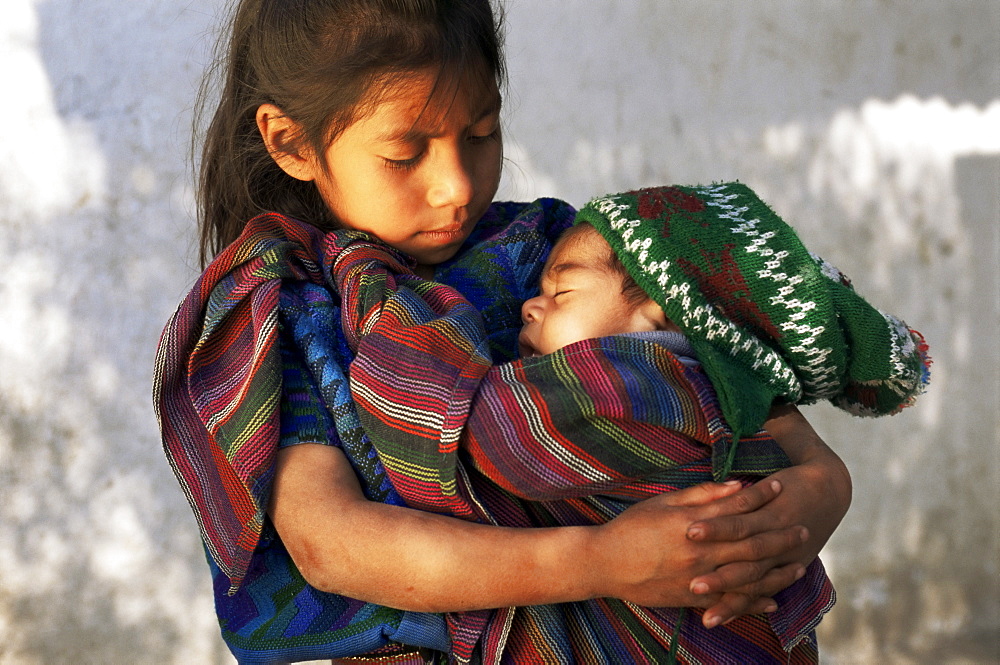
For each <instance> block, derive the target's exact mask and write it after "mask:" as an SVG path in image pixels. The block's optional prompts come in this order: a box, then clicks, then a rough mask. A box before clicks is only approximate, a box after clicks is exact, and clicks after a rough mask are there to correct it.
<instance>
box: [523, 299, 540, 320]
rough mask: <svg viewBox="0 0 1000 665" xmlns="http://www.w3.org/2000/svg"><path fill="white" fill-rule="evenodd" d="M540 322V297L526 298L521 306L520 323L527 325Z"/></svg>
mask: <svg viewBox="0 0 1000 665" xmlns="http://www.w3.org/2000/svg"><path fill="white" fill-rule="evenodd" d="M541 320H542V297H541V296H535V297H534V298H528V299H527V300H525V301H524V304H523V305H521V323H522V324H525V325H527V324H529V323H534V322H536V321H541Z"/></svg>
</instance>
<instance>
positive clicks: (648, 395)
mask: <svg viewBox="0 0 1000 665" xmlns="http://www.w3.org/2000/svg"><path fill="white" fill-rule="evenodd" d="M336 244H337V246H338V249H339V255H338V256H337V258H335V259H334V260H333V263H332V265H333V277H334V280H335V282H336V284H337V287H338V290H339V292H340V294H341V298H342V309H341V323H342V326H343V329H344V331H345V334H346V336H347V339H348V343H349V344H350V346H351V348H352V349H353V350H355V352H356V357H355V359H354V362H353V364H352V365H351V369H350V383H351V391H352V394H353V395H354V398H355V404H356V406H357V408H358V414H359V417H360V419H361V422H362V424H363V426H364V428H365V431H366V432H367V433H368V435H369V436H370V437H371V440H372V442H373V445H374V446H375V448H376V450H377V451H378V453H379V458H380V459H381V461H382V463H383V464H384V466H385V468H386V471H387V473H388V474H389V477H390V478H391V480H392V483H393V485H394V487H395V488H396V489H397V490H398V491H399V492H400V494H402V496H403V497H404V498H405V499H406V501H407V503H408V504H410V505H411V506H413V507H417V508H421V509H424V510H430V511H436V512H444V513H448V514H452V515H455V516H460V517H464V518H466V519H477V520H480V521H489V522H491V523H494V524H503V525H509V526H515V525H516V526H521V525H524V526H528V525H541V524H546V525H549V524H554V525H558V524H591V523H599V522H604V521H606V520H608V519H610V518H611V517H613V516H614V515H615V514H617V513H618V512H620V511H621V510H622V509H623V507H625V506H627V505H629V504H630V503H632V502H635V501H637V500H641V499H643V498H648V497H650V496H653V495H655V494H659V493H662V492H666V491H672V490H676V489H679V488H683V487H690V486H693V485H695V484H697V483H700V482H705V481H708V480H711V479H712V478H713V471H717V470H718V467H719V466H722V465H724V464H725V463H726V451H727V448H728V446H729V445H730V442H731V432H730V431H729V430H728V428H727V427H726V425H725V423H724V421H723V420H722V415H721V410H720V408H719V405H718V401H717V399H716V396H715V392H714V390H713V389H712V386H711V384H710V382H709V381H708V379H707V377H706V376H705V375H704V374H703V373H702V372H701V371H699V370H698V369H695V368H692V367H690V366H688V365H685V364H684V363H682V362H681V361H680V359H679V358H678V357H677V356H676V355H674V354H673V353H671V352H670V351H668V350H667V349H666V348H665V347H664V346H662V345H660V344H657V343H654V342H651V341H648V340H646V339H640V338H636V337H631V336H618V337H611V338H604V339H599V340H586V341H584V342H580V343H577V344H573V345H570V346H568V347H566V348H564V349H562V350H560V351H558V352H556V353H554V354H550V355H548V356H545V357H542V358H530V359H524V360H516V361H513V362H509V363H505V364H500V365H497V366H495V367H494V366H493V365H492V363H491V361H490V356H489V348H488V343H487V338H486V332H485V327H484V325H483V323H482V318H481V316H480V315H479V312H478V311H477V310H476V308H475V307H474V306H473V305H472V304H471V303H469V302H468V301H467V300H466V299H465V298H463V297H462V296H461V294H460V293H458V291H456V290H455V289H452V288H450V287H448V286H445V285H443V284H440V283H435V282H428V281H424V280H421V279H420V278H418V277H416V276H415V275H413V274H412V273H411V272H410V270H409V268H408V266H407V261H406V258H405V257H404V256H402V255H400V254H398V253H396V252H395V251H394V250H392V249H391V248H389V247H387V246H385V245H384V244H382V243H380V242H378V241H377V240H374V239H373V238H371V237H369V236H367V235H366V234H363V233H357V232H346V233H341V234H339V239H338V240H337V242H336ZM463 433H464V436H463ZM460 441H461V443H462V445H463V447H462V448H460V447H459V443H460ZM463 464H464V466H463ZM787 465H788V460H787V458H786V457H785V456H784V455H783V454H782V453H781V450H780V448H778V447H777V445H776V444H775V443H774V442H773V440H771V439H770V437H768V436H767V435H766V434H765V433H764V432H759V433H758V434H756V435H755V436H751V437H746V438H744V439H743V440H742V441H741V442H740V445H739V448H738V454H737V457H736V464H735V466H734V469H733V470H734V472H735V474H736V477H740V478H742V479H744V480H747V481H752V480H756V479H759V478H761V477H763V476H765V475H767V474H769V473H773V472H774V471H775V470H777V469H780V468H783V467H785V466H787ZM713 467H715V468H713ZM479 474H482V476H485V479H484V478H482V477H481V476H480V475H479ZM491 483H492V484H495V485H496V486H497V487H492V486H491ZM498 489H500V490H503V491H497V490H498ZM504 492H509V493H510V494H512V495H514V496H515V497H518V498H520V499H525V500H529V501H532V502H539V503H537V505H535V506H531V505H528V504H527V503H526V502H519V501H518V499H516V498H514V497H508V496H504ZM540 502H544V503H540ZM540 509H543V510H544V513H547V514H548V515H549V516H553V517H554V519H552V517H550V518H549V519H545V518H544V517H543V514H544V513H542V510H540ZM813 581H816V580H813ZM821 584H822V583H821ZM807 587H808V584H807V585H804V588H807ZM830 600H832V596H829V597H826V598H824V599H823V600H817V602H819V603H828V602H829V601H830ZM792 605H793V606H794V603H793V604H792ZM610 608H611V606H610V605H606V606H604V611H611V610H610ZM613 611H615V612H618V613H624V614H619V616H618V617H617V618H618V619H621V617H622V616H625V615H633V616H636V617H641V618H640V619H639V620H640V621H641V623H642V624H645V625H647V626H656V627H657V628H658V630H657V631H648V630H642V631H638V632H637V633H635V634H631V633H630V634H629V636H628V637H629V638H630V639H634V640H635V645H636V647H635V648H636V649H637V651H636V653H631V652H629V655H628V657H627V659H628V660H636V659H638V660H642V659H643V658H646V659H648V660H650V661H651V662H662V658H663V656H664V655H665V653H666V650H668V649H669V641H667V640H664V639H663V636H664V634H667V633H668V629H669V630H672V627H673V626H674V625H675V622H676V620H677V613H676V612H675V611H674V610H662V609H661V610H649V609H645V608H630V607H627V605H625V604H621V605H619V606H617V607H615V608H614V610H613ZM820 616H821V613H820V612H817V613H814V614H812V615H809V616H801V615H800V616H799V617H796V618H795V619H792V620H791V622H792V623H793V624H794V625H795V626H796V628H798V629H802V628H806V629H807V630H809V629H812V628H813V627H815V623H816V622H818V619H819V617H820ZM462 618H463V617H455V618H452V619H451V622H450V623H451V626H452V630H453V638H455V637H456V636H457V635H461V634H463V631H462V625H461V624H462V623H463V621H462ZM776 619H777V620H778V621H779V622H781V621H787V620H789V615H788V613H787V612H786V613H785V614H783V615H780V616H779V617H776ZM507 621H508V618H507V617H503V619H502V620H501V618H500V617H495V618H494V619H493V620H492V621H491V625H490V626H488V627H487V628H486V629H485V632H486V633H489V632H490V628H495V627H497V626H503V627H504V630H507V627H506V623H507ZM602 623H603V624H604V625H614V617H610V616H606V615H605V616H603V618H602ZM737 623H741V622H737ZM745 623H746V624H750V623H752V621H750V620H747V621H746V622H745ZM535 624H536V625H535V626H533V627H531V628H530V629H529V628H528V627H526V626H525V625H524V624H522V623H515V624H513V625H514V626H515V627H519V628H521V630H520V631H518V630H516V629H515V630H509V631H508V636H509V637H508V645H507V647H506V650H505V651H504V655H505V656H506V657H510V658H512V660H513V662H532V661H536V660H538V659H541V658H543V654H542V653H541V652H539V651H538V650H537V647H536V646H535V645H536V644H537V643H538V639H537V637H538V634H539V631H541V630H542V629H541V628H539V627H538V626H540V625H544V622H543V621H537V622H535ZM765 625H766V623H765ZM684 628H685V629H686V631H685V632H682V636H683V637H682V639H681V640H680V642H681V653H682V654H684V653H686V654H687V658H688V659H693V660H695V661H700V662H722V661H724V660H725V659H726V658H727V657H731V658H734V659H735V658H737V657H739V656H740V654H746V653H748V650H749V649H751V647H757V648H761V647H762V645H766V644H768V643H769V644H770V646H771V648H772V649H773V656H774V659H775V660H776V661H784V660H785V659H786V658H788V654H786V653H783V652H782V649H781V647H782V646H784V647H788V646H790V645H792V644H794V643H795V642H796V640H797V639H798V638H799V637H800V636H801V633H800V632H796V633H793V634H789V633H788V632H784V633H781V634H778V631H772V633H771V634H770V635H767V634H766V633H767V629H766V628H764V629H762V630H761V631H760V634H759V635H757V636H756V642H754V643H753V644H748V640H747V639H746V637H745V636H740V635H739V633H738V632H734V631H730V630H726V629H723V630H716V631H708V630H705V629H703V628H701V627H700V624H698V623H697V622H695V625H694V626H690V627H689V626H685V627H684ZM739 628H745V626H742V625H741V626H739V627H738V628H737V630H738V629H739ZM575 629H581V627H579V626H576V627H575ZM611 632H612V633H614V634H615V637H616V638H617V639H619V640H620V641H619V642H618V643H616V645H615V648H614V651H613V652H612V653H614V655H615V656H616V657H624V655H625V653H626V652H627V651H628V648H627V644H628V641H627V640H626V639H623V636H622V635H621V631H611ZM552 641H555V640H552ZM454 642H455V643H456V644H468V643H469V642H470V641H469V640H458V639H455V640H454ZM480 642H481V644H491V643H492V640H489V639H480ZM779 643H780V645H781V646H779ZM765 648H766V647H765ZM699 649H703V651H701V652H699ZM455 653H456V655H457V656H458V657H459V658H460V659H467V658H471V657H472V656H473V654H472V653H471V652H463V651H461V650H459V649H458V648H456V649H455ZM699 653H700V654H701V655H698V654H699ZM638 654H644V655H643V656H639V655H638ZM485 655H493V654H485ZM572 656H573V658H576V659H580V658H582V657H583V656H582V654H581V653H579V652H573V654H572ZM601 656H604V657H607V656H609V654H608V653H601V652H598V653H588V654H587V656H586V659H588V660H589V659H592V658H600V657H601ZM756 662H766V659H765V660H758V661H756Z"/></svg>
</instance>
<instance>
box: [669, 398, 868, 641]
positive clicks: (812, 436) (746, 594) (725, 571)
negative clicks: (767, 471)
mask: <svg viewBox="0 0 1000 665" xmlns="http://www.w3.org/2000/svg"><path fill="white" fill-rule="evenodd" d="M764 427H765V428H766V429H767V431H768V432H769V433H770V434H771V436H773V437H774V438H775V440H776V441H777V442H778V444H779V445H780V446H781V448H782V449H783V450H784V451H785V454H787V455H788V457H789V459H791V461H792V464H793V466H791V467H789V468H787V469H783V470H781V471H779V472H777V473H775V474H773V475H772V476H770V477H769V478H768V479H765V481H762V482H761V483H758V485H760V484H763V483H764V482H766V481H768V480H770V481H775V480H776V481H779V482H780V483H781V486H782V488H783V490H782V492H781V494H780V496H778V497H776V498H775V500H774V501H770V502H768V503H767V504H765V505H763V506H762V507H761V508H760V509H759V510H755V511H753V512H748V513H745V514H740V515H737V516H731V515H720V516H719V517H716V518H712V519H709V520H703V521H697V522H695V523H694V524H692V525H691V527H690V528H689V529H688V537H689V538H692V539H694V540H696V541H698V542H703V543H707V542H727V541H730V540H733V539H739V538H741V537H744V536H745V534H746V533H752V532H754V531H755V530H757V529H761V528H766V527H770V528H775V529H781V528H784V527H787V526H789V525H796V524H801V525H804V526H805V527H806V528H807V529H808V534H809V535H808V539H806V540H804V541H803V542H802V543H800V544H799V545H797V546H796V547H793V548H790V549H789V550H788V551H787V552H785V553H783V554H782V555H781V556H779V557H777V559H776V560H775V564H776V565H783V566H786V567H787V566H807V565H809V564H810V563H811V562H812V561H813V559H815V558H816V556H818V555H819V552H820V550H821V549H823V546H824V545H826V542H827V541H828V540H829V539H830V536H831V535H833V532H834V530H835V529H836V528H837V526H838V525H839V524H840V521H841V520H842V519H843V518H844V515H846V514H847V510H848V508H850V505H851V492H852V485H851V476H850V473H849V471H848V470H847V467H846V466H845V465H844V463H843V461H842V460H841V459H840V457H838V456H837V454H836V453H834V452H833V450H831V449H830V448H829V447H828V446H827V445H826V444H825V443H824V442H823V440H822V439H821V438H820V437H819V435H818V434H817V433H816V431H815V430H814V429H813V428H812V426H811V425H810V424H809V422H808V421H807V420H806V419H805V418H804V417H803V416H802V414H801V413H799V411H798V409H796V408H795V407H794V406H776V407H774V408H773V409H772V410H771V417H770V418H769V419H768V420H767V422H766V423H764ZM755 487H756V486H755ZM752 489H753V488H748V489H747V490H744V491H745V492H746V491H750V490H752ZM738 496H739V495H737V497H738ZM749 500H750V499H749V498H748V501H749ZM762 565H767V562H764V561H761V560H758V561H745V562H736V563H732V564H729V565H726V566H722V567H720V568H719V569H717V570H716V571H714V572H712V573H710V574H708V575H702V576H698V577H696V578H695V579H693V580H692V581H691V588H692V589H695V590H697V591H698V592H699V593H708V594H717V593H720V592H726V593H725V595H724V596H723V598H722V601H721V602H720V603H719V604H717V605H715V606H713V607H711V609H709V610H708V611H707V612H706V613H705V618H704V620H705V622H706V624H707V623H708V622H709V621H710V619H712V618H713V617H716V616H717V617H718V620H719V622H721V621H725V620H727V619H730V618H733V617H735V616H738V615H740V614H745V613H746V609H745V608H746V607H747V606H748V605H749V604H751V603H753V602H755V600H754V597H753V593H755V591H754V590H752V589H749V588H745V587H742V586H741V582H740V580H743V579H746V578H747V577H751V578H752V577H754V576H766V575H767V573H766V572H765V571H762V570H761V569H760V567H761V566H762Z"/></svg>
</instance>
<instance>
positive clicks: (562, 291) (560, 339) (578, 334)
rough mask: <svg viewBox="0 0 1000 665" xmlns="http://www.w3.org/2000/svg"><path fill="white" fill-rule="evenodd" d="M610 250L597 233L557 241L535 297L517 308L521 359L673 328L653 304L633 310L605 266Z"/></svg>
mask: <svg viewBox="0 0 1000 665" xmlns="http://www.w3.org/2000/svg"><path fill="white" fill-rule="evenodd" d="M610 251H611V247H610V246H609V245H608V243H607V242H606V241H605V240H604V238H602V237H601V235H600V234H599V233H598V232H597V231H593V230H581V231H580V232H578V233H577V234H575V235H574V236H573V237H572V238H570V239H568V240H564V241H562V242H559V243H558V244H557V245H556V246H555V248H554V249H553V250H552V254H551V255H549V260H548V262H547V263H546V265H545V270H544V272H543V273H542V281H541V283H540V284H539V294H538V295H537V296H535V297H534V298H531V299H529V300H527V301H525V303H524V305H523V306H522V307H521V320H522V322H523V323H524V326H523V327H522V328H521V334H520V336H519V337H518V345H519V347H520V354H521V356H522V357H531V356H537V355H545V354H548V353H553V352H554V351H557V350H559V349H561V348H562V347H564V346H566V345H568V344H572V343H574V342H579V341H581V340H584V339H591V338H593V337H607V336H608V335H620V334H622V333H627V332H646V331H650V330H672V329H676V326H673V325H672V324H671V323H670V322H669V321H668V320H667V317H666V316H665V315H664V314H663V310H662V309H660V306H659V305H657V304H656V303H655V302H654V301H653V300H652V299H647V300H646V301H644V302H643V303H642V304H640V305H638V306H635V305H632V304H630V303H629V302H628V300H627V298H626V297H625V296H624V295H623V294H622V277H621V275H619V274H617V273H616V272H615V271H614V270H612V269H611V267H610V266H609V265H608V253H609V252H610Z"/></svg>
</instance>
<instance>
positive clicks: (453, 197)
mask: <svg viewBox="0 0 1000 665" xmlns="http://www.w3.org/2000/svg"><path fill="white" fill-rule="evenodd" d="M435 166H436V168H435V170H434V173H433V174H432V180H431V183H430V188H429V189H428V191H427V202H428V203H429V204H430V205H431V206H432V207H434V208H440V207H444V206H454V207H456V208H464V207H465V206H467V205H469V203H471V202H472V195H473V191H474V189H475V188H474V186H473V178H472V173H470V172H469V168H468V166H467V165H466V164H465V160H464V159H463V158H462V155H461V154H460V153H459V152H457V151H456V152H455V153H454V154H450V155H442V156H441V159H440V160H439V161H438V163H437V164H436V165H435Z"/></svg>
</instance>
